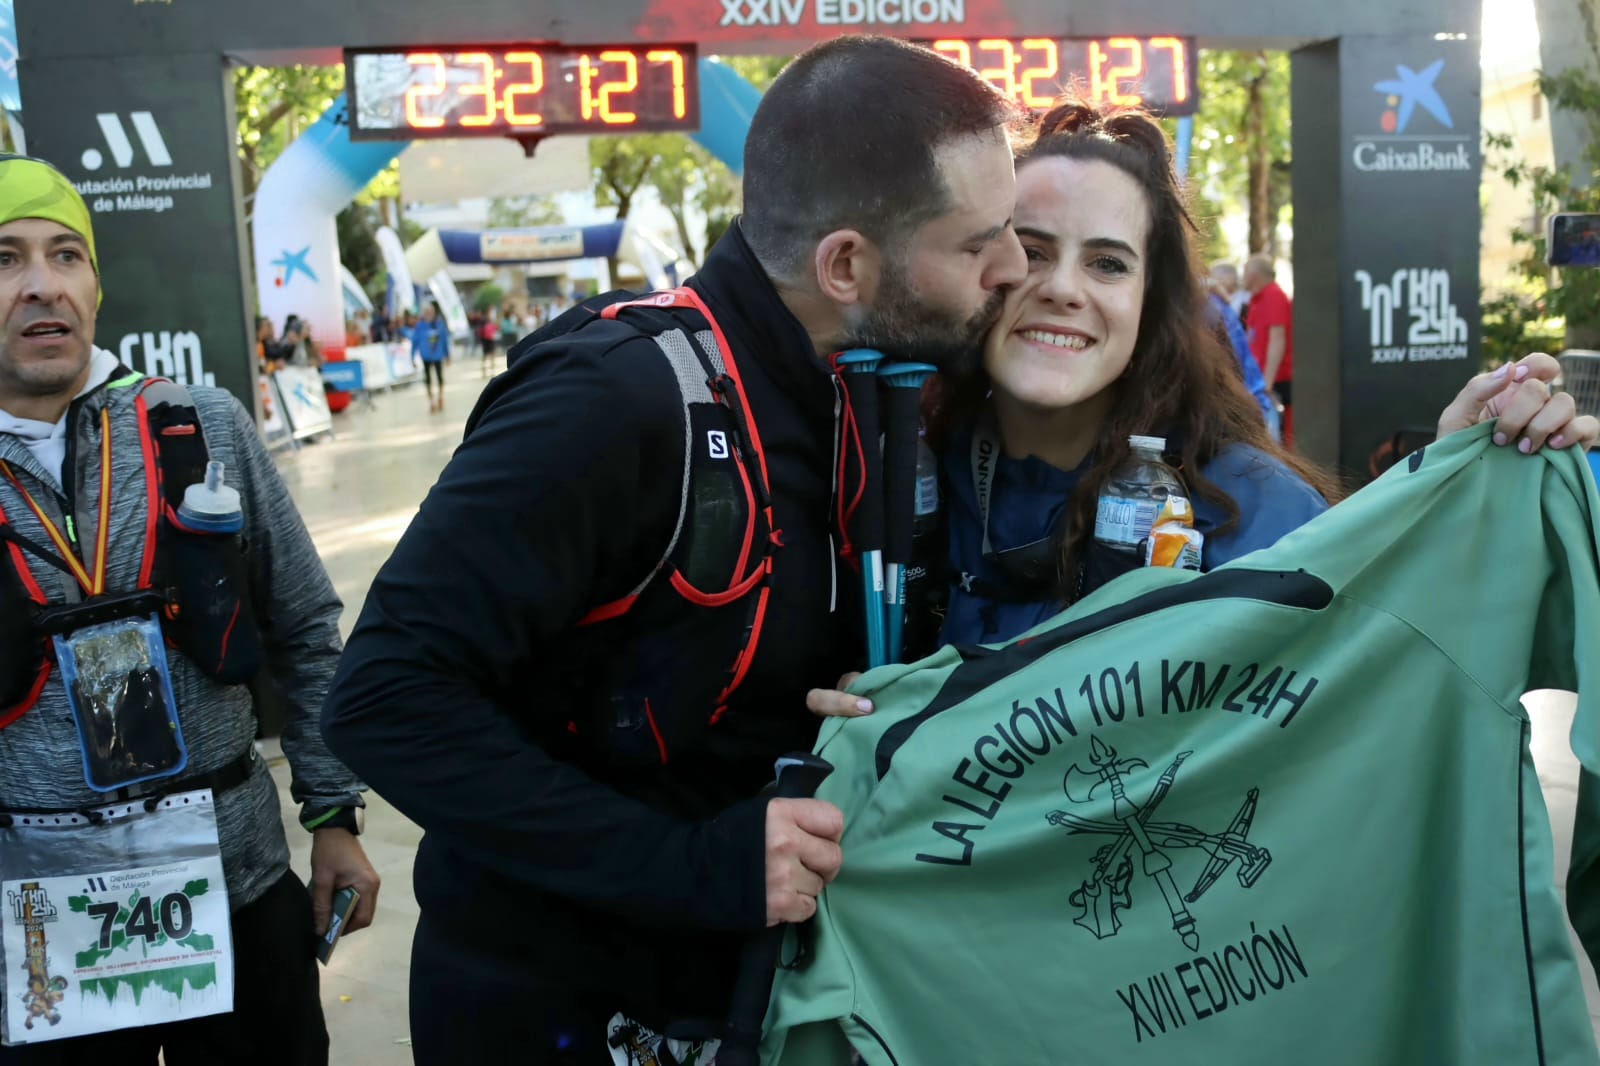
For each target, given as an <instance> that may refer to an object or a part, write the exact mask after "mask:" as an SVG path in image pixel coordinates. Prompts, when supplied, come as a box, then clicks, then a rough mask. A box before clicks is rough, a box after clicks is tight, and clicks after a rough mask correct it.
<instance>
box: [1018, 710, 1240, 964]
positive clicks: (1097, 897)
mask: <svg viewBox="0 0 1600 1066" xmlns="http://www.w3.org/2000/svg"><path fill="white" fill-rule="evenodd" d="M1193 754H1194V753H1193V752H1190V751H1183V752H1179V753H1178V756H1177V757H1176V758H1175V759H1173V760H1172V764H1171V765H1170V766H1168V767H1167V768H1166V769H1165V770H1163V771H1162V773H1161V776H1160V777H1158V778H1156V781H1155V784H1154V785H1153V786H1152V787H1151V789H1150V793H1149V795H1148V796H1146V797H1145V799H1144V802H1143V803H1136V802H1135V801H1134V798H1133V795H1132V789H1133V785H1132V781H1133V778H1134V776H1135V771H1137V770H1148V769H1149V764H1147V763H1146V762H1145V761H1144V760H1142V759H1119V758H1118V757H1117V750H1116V749H1115V748H1113V747H1111V746H1110V745H1108V744H1106V743H1105V742H1104V741H1102V740H1101V739H1100V738H1099V737H1095V738H1094V739H1093V742H1092V745H1091V748H1090V756H1089V762H1090V768H1089V769H1084V768H1082V767H1080V766H1073V767H1072V768H1071V769H1070V770H1068V771H1067V775H1066V781H1065V784H1064V788H1065V789H1066V793H1067V799H1068V800H1070V801H1072V802H1073V803H1078V804H1096V805H1100V806H1103V804H1104V795H1105V794H1106V793H1109V794H1110V796H1111V818H1110V819H1109V820H1107V819H1103V818H1086V817H1084V816H1083V815H1080V814H1075V813H1074V812H1072V811H1070V810H1064V811H1051V812H1050V813H1049V814H1048V815H1047V816H1046V818H1047V820H1048V821H1049V822H1050V824H1051V825H1057V826H1061V827H1062V828H1063V829H1065V830H1067V832H1069V833H1072V834H1074V835H1076V834H1082V833H1096V834H1100V835H1103V836H1109V837H1112V838H1113V839H1112V840H1111V841H1110V842H1108V843H1107V844H1105V845H1104V846H1103V847H1101V848H1100V849H1099V850H1098V851H1096V852H1095V854H1094V860H1093V862H1094V871H1093V874H1092V876H1090V877H1089V878H1088V879H1086V880H1085V881H1084V882H1083V885H1082V887H1081V888H1079V889H1078V890H1077V891H1076V892H1074V893H1072V895H1071V896H1070V897H1069V898H1070V900H1071V902H1072V904H1073V906H1075V907H1077V908H1078V917H1077V918H1075V919H1073V922H1074V924H1076V925H1081V926H1083V928H1085V929H1087V930H1089V932H1091V933H1093V934H1094V935H1095V936H1096V937H1098V938H1100V939H1105V938H1106V937H1110V936H1116V935H1117V930H1118V929H1120V928H1122V919H1121V918H1120V917H1119V912H1121V911H1124V910H1126V909H1127V908H1128V907H1130V906H1131V905H1132V903H1133V872H1134V871H1133V861H1134V860H1133V852H1134V851H1137V852H1138V853H1139V862H1140V870H1141V872H1142V873H1143V874H1144V875H1145V876H1146V877H1147V878H1149V879H1150V880H1152V881H1154V882H1155V885H1156V887H1157V888H1158V889H1160V890H1161V896H1162V898H1163V899H1164V900H1165V901H1166V904H1167V911H1168V913H1169V914H1171V916H1172V929H1173V932H1175V933H1177V934H1178V939H1180V940H1182V941H1183V943H1184V946H1186V947H1187V948H1188V949H1189V950H1190V951H1198V950H1199V949H1200V934H1199V931H1198V926H1197V923H1196V921H1195V918H1194V915H1192V914H1190V913H1189V908H1188V904H1191V903H1196V902H1198V901H1199V899H1200V897H1201V896H1203V895H1205V894H1206V892H1207V890H1209V889H1210V888H1211V886H1212V885H1214V884H1216V883H1217V880H1218V879H1219V878H1220V877H1221V876H1222V875H1223V873H1224V872H1225V871H1226V870H1227V869H1228V866H1229V865H1230V864H1231V863H1233V862H1234V861H1237V862H1238V863H1239V869H1238V871H1237V873H1238V878H1239V884H1240V886H1241V887H1243V888H1251V887H1253V886H1254V885H1255V883H1256V882H1257V881H1258V880H1260V879H1261V875H1262V874H1263V873H1265V872H1266V869H1267V867H1268V865H1270V864H1271V862H1272V855H1271V853H1270V852H1268V851H1267V849H1266V848H1263V847H1259V846H1257V845H1255V844H1252V843H1250V842H1249V841H1248V840H1247V839H1246V838H1247V837H1248V836H1249V834H1250V823H1251V822H1252V821H1253V820H1254V819H1255V816H1256V800H1257V798H1258V797H1259V796H1260V790H1259V789H1254V788H1252V789H1250V790H1249V791H1248V792H1246V793H1245V798H1244V803H1242V804H1241V805H1240V807H1239V810H1238V813H1236V814H1235V815H1234V816H1233V820H1232V821H1231V822H1229V823H1228V827H1227V828H1226V829H1224V830H1223V831H1222V832H1220V833H1209V832H1206V831H1205V830H1203V829H1198V828H1196V827H1194V826H1192V825H1185V824H1184V823H1182V822H1166V821H1156V820H1155V817H1154V816H1155V813H1156V808H1158V807H1160V806H1161V804H1162V802H1163V801H1165V800H1166V798H1167V794H1168V793H1169V792H1171V790H1172V784H1173V782H1174V781H1175V780H1176V779H1177V776H1178V769H1179V768H1180V767H1181V766H1182V765H1183V763H1184V760H1185V759H1187V758H1188V757H1189V756H1190V755H1193ZM1139 776H1148V775H1139ZM1181 848H1197V849H1199V850H1200V851H1203V852H1205V853H1206V854H1207V855H1209V856H1210V858H1208V859H1207V860H1206V862H1205V865H1204V867H1203V868H1202V869H1201V870H1200V874H1199V876H1198V877H1197V878H1196V879H1195V882H1194V885H1193V886H1192V887H1191V888H1190V889H1189V891H1188V892H1187V893H1181V894H1180V892H1179V890H1178V884H1177V881H1176V880H1175V879H1174V877H1173V874H1172V867H1173V863H1172V859H1171V858H1170V857H1169V856H1168V855H1167V850H1168V849H1181Z"/></svg>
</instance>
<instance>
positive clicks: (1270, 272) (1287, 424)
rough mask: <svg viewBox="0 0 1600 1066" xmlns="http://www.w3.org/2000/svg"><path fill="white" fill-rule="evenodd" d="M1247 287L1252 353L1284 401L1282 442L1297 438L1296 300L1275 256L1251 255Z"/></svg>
mask: <svg viewBox="0 0 1600 1066" xmlns="http://www.w3.org/2000/svg"><path fill="white" fill-rule="evenodd" d="M1244 287H1245V288H1247V289H1249V290H1250V307H1249V309H1248V310H1247V311H1246V312H1245V327H1246V328H1247V329H1248V330H1249V331H1250V353H1251V354H1252V355H1254V356H1255V357H1256V362H1258V363H1260V364H1261V374H1262V376H1263V377H1265V378H1266V379H1267V386H1268V388H1270V389H1272V391H1273V392H1274V393H1276V394H1277V397H1278V402H1279V403H1281V404H1283V442H1284V443H1285V444H1290V443H1292V442H1293V440H1294V408H1293V406H1292V404H1293V403H1294V400H1293V383H1294V302H1293V301H1292V300H1290V299H1289V294H1288V293H1286V292H1284V291H1283V287H1282V286H1281V285H1279V284H1278V282H1277V273H1276V271H1275V270H1274V269H1273V266H1272V260H1271V259H1269V258H1268V257H1267V256H1264V255H1257V256H1252V257H1251V258H1250V261H1249V262H1247V263H1245V265H1244Z"/></svg>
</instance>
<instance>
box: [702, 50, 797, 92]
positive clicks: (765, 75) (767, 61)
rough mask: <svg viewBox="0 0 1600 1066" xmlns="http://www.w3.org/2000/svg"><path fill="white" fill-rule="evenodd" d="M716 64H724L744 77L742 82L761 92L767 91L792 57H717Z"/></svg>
mask: <svg viewBox="0 0 1600 1066" xmlns="http://www.w3.org/2000/svg"><path fill="white" fill-rule="evenodd" d="M716 58H717V62H719V63H726V64H728V66H730V67H732V68H733V69H734V70H736V71H738V72H739V73H740V74H741V75H743V76H744V80H745V81H747V82H749V83H750V84H751V85H754V86H755V87H756V88H757V89H760V90H761V91H762V92H766V91H767V86H769V85H771V84H772V82H773V80H774V79H775V78H777V76H778V73H779V72H780V71H781V70H783V68H784V67H786V66H788V65H789V60H790V59H791V58H793V57H792V56H717V57H716Z"/></svg>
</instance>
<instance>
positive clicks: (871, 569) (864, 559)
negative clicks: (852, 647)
mask: <svg viewBox="0 0 1600 1066" xmlns="http://www.w3.org/2000/svg"><path fill="white" fill-rule="evenodd" d="M838 362H839V369H840V372H841V376H842V378H843V380H844V387H845V391H846V392H847V393H849V396H850V407H851V410H852V411H854V412H855V421H856V428H857V431H858V432H859V434H860V436H861V474H862V478H863V480H864V486H863V493H862V496H861V505H860V507H859V508H858V509H857V510H856V513H855V521H854V522H853V523H851V524H852V525H853V526H854V527H855V528H853V529H851V530H850V539H851V540H853V541H855V543H856V545H857V546H858V547H859V548H860V550H861V589H862V598H861V602H862V604H863V605H864V606H865V608H866V622H867V666H868V667H869V668H871V667H874V666H883V665H885V664H886V663H888V661H889V645H888V642H887V640H886V639H885V633H884V623H883V451H882V445H881V444H880V443H879V423H878V379H877V376H876V371H877V369H878V364H879V363H881V362H883V353H882V352H875V351H873V350H872V349H871V348H852V349H851V350H850V351H847V352H845V353H844V354H842V355H840V356H839V360H838Z"/></svg>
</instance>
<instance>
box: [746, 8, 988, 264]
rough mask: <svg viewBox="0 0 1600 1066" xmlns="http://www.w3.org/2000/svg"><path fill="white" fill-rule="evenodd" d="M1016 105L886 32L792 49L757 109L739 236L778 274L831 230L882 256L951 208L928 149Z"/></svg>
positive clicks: (806, 256) (982, 126)
mask: <svg viewBox="0 0 1600 1066" xmlns="http://www.w3.org/2000/svg"><path fill="white" fill-rule="evenodd" d="M1015 114H1016V111H1015V108H1014V105H1013V104H1012V103H1011V101H1010V100H1009V99H1007V98H1006V97H1005V96H1004V95H1002V94H1001V93H1000V91H999V90H997V89H996V88H995V87H994V86H992V85H990V84H989V83H988V82H986V81H984V80H983V79H982V78H979V77H978V76H977V75H976V74H975V73H973V72H972V71H970V70H968V69H967V68H966V67H962V66H960V65H958V64H956V63H954V62H952V61H950V60H949V59H946V58H945V57H944V56H941V55H939V54H938V53H936V52H933V51H930V50H929V49H926V48H921V47H918V46H916V45H912V44H907V43H905V42H904V41H897V40H894V39H891V38H888V37H861V36H847V37H837V38H835V39H833V40H831V41H828V42H826V43H824V44H820V45H817V46H816V47H814V48H811V49H809V50H808V51H806V52H803V53H801V54H800V55H799V56H797V57H796V58H795V60H794V62H792V63H790V64H789V65H788V66H787V67H785V68H784V70H783V73H782V74H780V75H778V78H777V80H776V81H774V82H773V83H772V87H771V88H769V89H768V90H767V92H766V95H765V96H764V97H763V98H762V100H761V105H760V106H759V107H758V108H756V113H755V117H754V118H753V119H751V122H750V133H749V136H748V138H747V139H746V141H745V148H744V218H743V221H742V223H741V225H742V228H743V231H744V236H745V239H746V240H747V241H749V243H750V247H751V249H752V250H753V251H754V252H755V253H756V257H757V258H758V259H760V260H761V263H762V265H763V266H765V267H766V268H767V271H768V272H769V273H770V274H772V275H773V276H774V277H776V278H780V279H793V278H795V277H797V276H799V275H800V274H802V273H803V272H804V270H805V269H806V267H807V265H808V264H809V261H810V258H811V255H812V252H813V251H814V249H815V248H816V246H817V242H818V241H820V240H821V239H822V238H823V237H825V236H826V235H827V234H829V233H832V232H833V231H835V230H839V229H855V230H859V231H860V232H861V233H863V234H865V235H866V236H867V238H868V239H870V240H871V241H873V242H874V243H875V244H877V245H878V246H879V247H881V248H884V249H885V250H887V251H888V252H889V253H890V254H895V252H896V251H897V250H898V249H899V248H900V247H903V245H904V243H905V241H906V240H908V239H909V238H910V236H911V234H912V233H914V232H916V230H917V228H918V227H919V226H921V225H922V224H923V223H924V222H926V221H928V220H930V219H933V218H936V217H938V216H939V215H940V214H943V213H944V212H945V211H947V210H948V209H949V191H948V190H947V189H946V187H945V184H944V181H943V178H942V177H941V175H940V174H939V170H938V167H937V165H936V163H935V160H934V151H935V150H936V149H938V148H940V147H942V146H943V145H944V144H946V143H947V142H949V141H950V140H952V139H954V138H958V137H962V136H968V135H975V134H981V133H984V132H987V131H991V130H996V129H997V128H998V127H1003V126H1004V125H1005V124H1006V123H1008V122H1009V121H1011V120H1012V119H1013V118H1014V117H1015Z"/></svg>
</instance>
